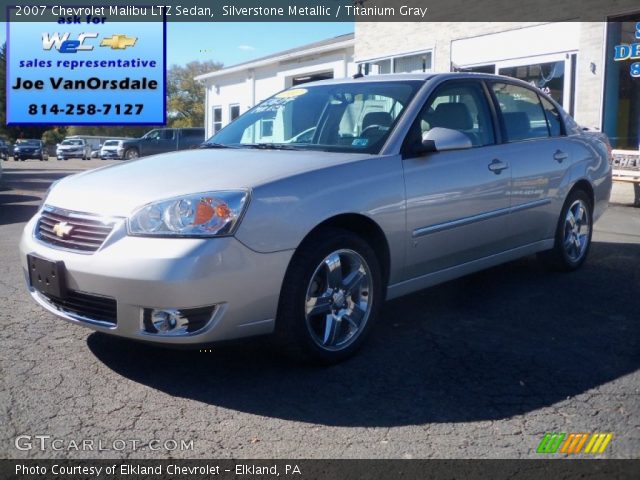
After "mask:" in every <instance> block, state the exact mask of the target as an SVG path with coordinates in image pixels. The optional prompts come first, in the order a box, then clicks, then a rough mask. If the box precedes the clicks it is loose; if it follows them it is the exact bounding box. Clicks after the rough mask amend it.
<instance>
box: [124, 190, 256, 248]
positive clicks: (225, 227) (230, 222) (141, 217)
mask: <svg viewBox="0 0 640 480" xmlns="http://www.w3.org/2000/svg"><path fill="white" fill-rule="evenodd" d="M248 198H249V192H247V191H245V190H239V191H226V192H206V193H196V194H193V195H185V196H183V197H177V198H172V199H169V200H162V201H159V202H154V203H150V204H149V205H145V206H144V207H142V208H140V209H139V210H138V211H136V212H135V213H134V214H133V215H132V216H131V218H130V219H129V220H128V222H127V228H128V231H129V234H130V235H141V236H161V237H162V236H176V237H213V236H222V235H230V234H232V233H233V231H234V229H235V227H236V225H237V224H238V222H239V220H240V218H241V217H242V213H243V212H244V209H245V207H246V205H247V204H248Z"/></svg>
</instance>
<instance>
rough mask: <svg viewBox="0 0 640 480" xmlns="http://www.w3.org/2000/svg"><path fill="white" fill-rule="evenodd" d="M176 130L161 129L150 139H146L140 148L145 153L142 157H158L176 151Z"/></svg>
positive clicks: (153, 133)
mask: <svg viewBox="0 0 640 480" xmlns="http://www.w3.org/2000/svg"><path fill="white" fill-rule="evenodd" d="M176 134H177V132H176V129H175V128H161V129H158V130H155V131H154V132H152V134H151V135H149V137H150V138H148V140H147V139H145V140H146V141H145V142H143V143H142V144H141V145H140V146H141V149H143V150H144V151H143V152H141V153H142V155H156V154H158V153H164V152H172V151H174V150H175V149H176V142H177V139H176Z"/></svg>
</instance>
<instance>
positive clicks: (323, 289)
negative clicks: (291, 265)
mask: <svg viewBox="0 0 640 480" xmlns="http://www.w3.org/2000/svg"><path fill="white" fill-rule="evenodd" d="M372 292H373V281H372V278H371V271H370V269H369V266H368V265H367V262H366V261H365V260H364V259H363V258H362V257H361V256H360V255H359V254H358V253H357V252H354V251H353V250H337V251H335V252H333V253H331V254H329V255H327V256H326V257H325V259H324V260H323V261H322V262H321V263H320V265H318V267H317V268H316V270H315V272H314V273H313V275H312V277H311V281H310V282H309V286H308V287H307V294H306V303H305V321H306V324H307V329H308V330H309V333H310V334H311V337H312V339H313V341H314V342H315V343H316V344H317V345H318V346H319V347H320V348H323V349H326V350H332V351H336V350H342V349H343V348H345V347H347V346H348V345H350V344H351V343H353V342H354V341H355V340H356V339H357V338H358V336H359V335H360V333H361V332H362V330H363V329H364V327H365V325H366V323H367V320H368V319H369V314H370V313H371V306H372V297H371V296H372Z"/></svg>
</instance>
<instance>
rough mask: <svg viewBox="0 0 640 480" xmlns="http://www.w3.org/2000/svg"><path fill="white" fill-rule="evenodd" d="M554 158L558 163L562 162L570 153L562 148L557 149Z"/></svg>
mask: <svg viewBox="0 0 640 480" xmlns="http://www.w3.org/2000/svg"><path fill="white" fill-rule="evenodd" d="M553 158H554V160H556V161H557V162H558V163H562V162H563V161H564V160H566V159H567V158H569V155H568V154H567V153H565V152H563V151H562V150H556V153H554V154H553Z"/></svg>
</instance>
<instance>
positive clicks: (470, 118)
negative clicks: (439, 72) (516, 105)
mask: <svg viewBox="0 0 640 480" xmlns="http://www.w3.org/2000/svg"><path fill="white" fill-rule="evenodd" d="M435 127H441V128H449V129H452V130H458V131H459V132H462V133H464V134H465V135H467V136H468V137H469V138H470V139H471V144H472V145H473V146H474V147H482V146H485V145H493V144H494V143H495V136H494V131H493V123H492V120H491V113H490V112H489V106H488V104H487V100H486V96H485V94H484V91H483V89H482V85H481V84H480V83H475V82H474V83H471V82H468V83H467V82H465V83H461V82H453V83H447V84H444V85H443V86H441V87H439V88H438V89H437V90H436V92H435V93H434V94H433V95H432V96H431V97H430V98H429V100H428V101H427V103H426V104H425V106H424V107H423V109H422V111H421V112H420V114H419V115H418V118H417V119H416V122H415V123H414V126H413V127H412V132H411V133H410V135H411V136H412V137H413V138H412V139H411V140H410V141H411V142H413V141H418V142H419V141H421V139H422V135H423V134H424V133H425V132H428V131H429V130H431V129H432V128H435Z"/></svg>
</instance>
